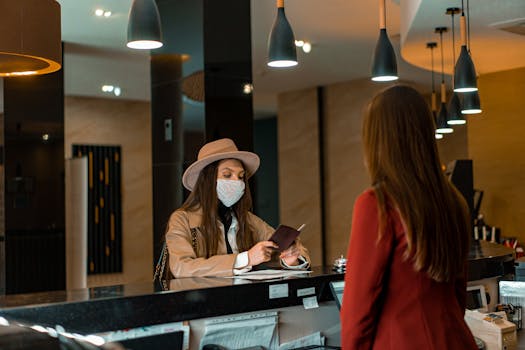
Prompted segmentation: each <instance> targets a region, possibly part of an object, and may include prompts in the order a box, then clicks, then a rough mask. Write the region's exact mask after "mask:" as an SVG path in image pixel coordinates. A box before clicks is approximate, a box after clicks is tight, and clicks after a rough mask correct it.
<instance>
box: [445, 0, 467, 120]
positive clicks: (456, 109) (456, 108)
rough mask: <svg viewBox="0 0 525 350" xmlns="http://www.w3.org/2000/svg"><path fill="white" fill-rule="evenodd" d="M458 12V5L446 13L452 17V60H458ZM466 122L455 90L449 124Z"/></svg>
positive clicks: (450, 108) (451, 102) (450, 104)
mask: <svg viewBox="0 0 525 350" xmlns="http://www.w3.org/2000/svg"><path fill="white" fill-rule="evenodd" d="M457 13H459V8H457V7H450V8H448V9H447V12H446V14H447V15H450V18H451V19H452V62H456V30H455V22H454V15H455V14H457ZM466 122H467V121H466V120H465V118H463V114H461V103H460V101H459V96H458V93H457V92H456V91H454V92H453V93H452V97H451V98H450V102H449V104H448V119H447V123H448V125H463V124H465V123H466Z"/></svg>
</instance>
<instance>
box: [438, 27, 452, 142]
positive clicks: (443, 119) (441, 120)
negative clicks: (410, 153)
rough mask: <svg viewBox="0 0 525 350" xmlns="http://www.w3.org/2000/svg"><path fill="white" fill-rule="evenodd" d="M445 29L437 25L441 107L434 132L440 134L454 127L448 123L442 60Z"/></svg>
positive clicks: (450, 130) (448, 131)
mask: <svg viewBox="0 0 525 350" xmlns="http://www.w3.org/2000/svg"><path fill="white" fill-rule="evenodd" d="M446 31H447V27H437V28H436V29H435V32H436V33H439V46H440V47H441V108H440V110H439V114H438V116H437V122H436V132H438V133H440V134H450V133H452V132H454V129H452V128H451V127H450V125H448V123H447V121H448V113H447V88H446V86H445V64H444V62H443V33H444V32H446Z"/></svg>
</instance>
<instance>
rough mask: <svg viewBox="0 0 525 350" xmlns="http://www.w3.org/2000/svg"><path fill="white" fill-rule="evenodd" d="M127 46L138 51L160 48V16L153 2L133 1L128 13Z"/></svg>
mask: <svg viewBox="0 0 525 350" xmlns="http://www.w3.org/2000/svg"><path fill="white" fill-rule="evenodd" d="M127 46H128V47H129V48H132V49H139V50H151V49H157V48H159V47H161V46H162V32H161V29H160V15H159V9H158V8H157V4H156V3H155V0H133V4H132V5H131V10H130V11H129V19H128V43H127Z"/></svg>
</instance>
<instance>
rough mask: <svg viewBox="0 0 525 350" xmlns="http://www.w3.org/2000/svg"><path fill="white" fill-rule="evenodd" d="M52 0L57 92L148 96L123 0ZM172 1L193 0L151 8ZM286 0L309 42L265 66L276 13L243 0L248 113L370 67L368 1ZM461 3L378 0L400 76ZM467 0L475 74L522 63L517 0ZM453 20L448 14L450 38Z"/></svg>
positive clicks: (271, 6) (412, 77)
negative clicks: (58, 25) (111, 89)
mask: <svg viewBox="0 0 525 350" xmlns="http://www.w3.org/2000/svg"><path fill="white" fill-rule="evenodd" d="M57 1H58V2H59V3H60V5H61V10H62V40H63V41H64V42H65V43H66V44H65V51H64V55H65V56H64V66H65V67H67V69H66V70H65V92H66V95H77V96H98V97H107V98H121V99H133V100H145V101H146V100H149V98H150V80H149V79H150V78H149V53H148V52H143V51H136V50H131V49H128V48H126V46H125V41H126V29H127V17H128V12H129V9H130V7H131V0H57ZM177 1H180V2H181V3H184V2H188V1H194V0H157V2H158V3H159V7H160V6H161V4H160V3H173V2H177ZM285 5H286V14H287V17H288V20H289V21H290V24H291V26H292V28H293V30H294V33H295V36H296V39H303V40H308V41H310V42H311V43H312V51H311V52H310V53H309V54H305V53H303V52H302V50H298V59H299V65H298V66H297V67H295V68H292V69H275V68H269V67H267V66H266V47H267V39H268V34H269V31H270V28H271V26H272V24H273V21H274V17H275V12H276V10H275V2H274V1H273V0H251V11H252V16H251V17H252V65H253V83H254V108H255V112H256V116H257V115H258V116H263V115H268V114H275V110H276V94H277V93H279V92H282V91H287V90H295V89H301V88H306V87H312V86H318V85H326V84H330V83H335V82H341V81H348V80H353V79H362V78H367V77H368V76H369V66H370V60H371V56H372V53H373V50H374V47H375V42H376V39H377V36H378V4H377V1H362V0H324V1H319V0H287V1H286V3H285ZM460 5H461V2H460V1H449V0H440V1H436V0H400V1H399V0H398V1H395V0H394V1H391V0H387V28H388V33H389V35H390V37H391V40H392V42H393V44H394V47H395V49H396V52H397V57H398V66H399V75H400V77H401V78H402V79H403V80H405V81H413V82H415V83H418V84H422V85H423V86H429V84H430V79H429V78H430V77H429V72H428V70H425V69H429V66H430V54H429V52H428V50H427V49H426V48H425V44H426V42H428V41H438V36H437V34H434V33H433V28H434V27H436V26H448V27H450V24H451V19H450V16H446V15H445V10H446V8H447V7H454V6H455V7H458V6H460ZM470 5H471V11H470V13H471V23H470V24H471V39H472V40H471V43H472V44H471V49H472V54H473V59H474V63H475V65H476V68H477V71H478V73H480V74H485V73H489V72H494V71H498V70H505V69H511V68H516V67H519V66H525V60H524V59H523V58H524V57H525V36H524V35H520V34H516V32H517V33H519V32H520V30H521V29H522V28H523V29H525V1H524V0H504V1H503V0H499V1H494V0H476V1H473V2H472V4H470ZM97 8H102V9H104V10H108V11H111V12H112V15H111V16H110V17H108V18H106V17H103V16H102V17H97V16H95V15H94V12H95V10H96V9H97ZM458 23H459V22H457V21H456V25H457V28H458V30H457V35H456V38H457V39H458V40H457V41H456V42H457V45H458V47H459V25H458ZM502 27H512V28H514V33H513V32H510V31H505V30H501V29H500V28H502ZM516 28H517V29H516ZM523 32H525V30H522V33H523ZM186 34H187V33H186ZM199 35H201V34H199ZM184 37H185V38H186V39H187V40H188V41H187V42H184V43H182V44H186V43H187V44H188V45H193V46H195V38H193V37H192V36H191V35H185V36H184ZM199 39H200V38H199ZM181 40H184V39H181ZM400 43H402V45H400ZM401 46H402V48H401ZM444 49H445V59H446V70H447V71H449V72H450V71H451V68H452V64H451V63H452V58H451V57H452V52H451V50H452V49H451V45H450V35H448V36H445V45H444ZM436 57H439V56H437V55H436ZM190 62H192V63H189V64H186V63H185V67H184V68H185V71H184V74H185V75H188V74H190V73H192V71H194V70H195V69H198V68H197V67H196V65H195V62H202V57H194V58H193V61H191V60H190ZM186 66H187V67H186ZM197 66H198V65H197ZM104 84H106V85H118V86H119V87H121V90H122V94H121V95H120V96H119V97H116V96H115V95H114V94H111V93H105V92H102V90H101V86H102V85H104ZM188 108H189V109H191V108H192V107H191V106H189V107H188ZM196 113H198V112H196Z"/></svg>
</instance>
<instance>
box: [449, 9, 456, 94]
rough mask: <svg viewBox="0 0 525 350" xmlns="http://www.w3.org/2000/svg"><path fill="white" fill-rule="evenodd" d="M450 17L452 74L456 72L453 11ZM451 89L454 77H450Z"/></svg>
mask: <svg viewBox="0 0 525 350" xmlns="http://www.w3.org/2000/svg"><path fill="white" fill-rule="evenodd" d="M450 18H451V19H452V76H454V74H456V29H455V27H454V11H452V13H451V14H450ZM452 90H454V79H452Z"/></svg>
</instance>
